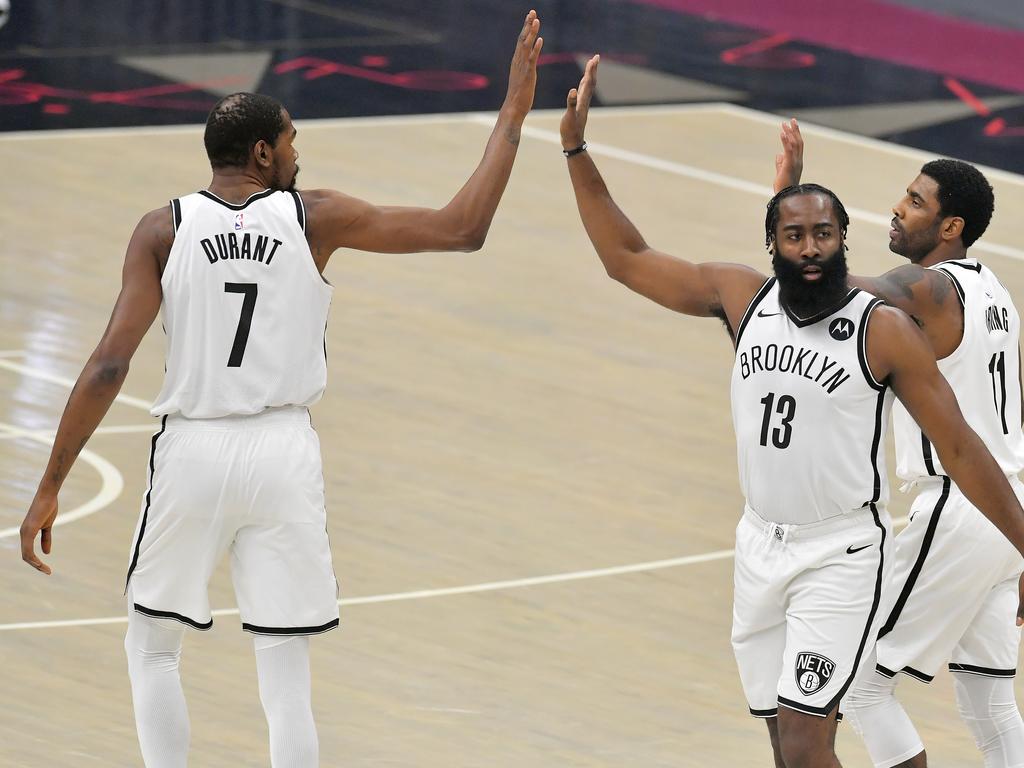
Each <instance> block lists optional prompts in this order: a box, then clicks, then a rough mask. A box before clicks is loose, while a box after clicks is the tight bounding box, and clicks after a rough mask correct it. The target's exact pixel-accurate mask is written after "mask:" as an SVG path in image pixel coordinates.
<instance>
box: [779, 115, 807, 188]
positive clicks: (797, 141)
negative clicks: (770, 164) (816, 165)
mask: <svg viewBox="0 0 1024 768" xmlns="http://www.w3.org/2000/svg"><path fill="white" fill-rule="evenodd" d="M779 139H781V141H782V154H779V155H776V156H775V191H776V192H781V191H782V190H783V189H785V188H786V187H792V186H793V185H795V184H799V183H800V176H801V175H803V172H804V137H803V136H801V135H800V126H799V125H797V122H796V118H795V117H794V118H791V119H790V120H789V121H788V122H785V123H783V124H782V132H781V133H780V134H779Z"/></svg>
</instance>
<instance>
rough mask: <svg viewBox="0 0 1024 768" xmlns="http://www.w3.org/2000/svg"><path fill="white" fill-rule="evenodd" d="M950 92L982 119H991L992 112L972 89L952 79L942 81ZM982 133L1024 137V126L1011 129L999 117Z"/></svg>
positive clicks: (983, 129) (989, 122)
mask: <svg viewBox="0 0 1024 768" xmlns="http://www.w3.org/2000/svg"><path fill="white" fill-rule="evenodd" d="M942 84H943V85H945V86H946V87H947V88H949V90H951V91H952V92H953V93H955V94H956V97H957V98H958V99H960V101H962V102H964V103H965V104H967V105H968V106H969V107H970V108H971V109H973V110H974V111H975V112H977V113H978V114H979V115H981V116H982V117H990V116H991V115H992V110H991V109H989V108H988V105H987V104H985V102H983V101H982V100H981V99H979V98H978V97H977V96H975V95H974V94H973V93H971V91H970V89H969V88H968V87H967V86H966V85H964V84H963V83H961V82H960V81H959V80H955V79H953V78H952V77H947V78H945V79H944V80H943V81H942ZM981 131H982V133H984V134H985V135H986V136H990V137H991V136H1024V126H1014V127H1013V128H1010V127H1008V126H1007V124H1006V121H1005V120H1004V119H1003V118H1001V117H997V118H994V119H993V120H989V121H988V122H987V123H986V124H985V127H984V128H982V129H981Z"/></svg>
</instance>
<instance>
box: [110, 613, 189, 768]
mask: <svg viewBox="0 0 1024 768" xmlns="http://www.w3.org/2000/svg"><path fill="white" fill-rule="evenodd" d="M184 634H185V629H184V627H182V626H181V625H180V624H178V623H177V622H174V621H171V620H168V619H152V618H150V617H149V616H143V615H142V614H141V613H138V612H137V611H129V614H128V634H127V635H125V638H124V650H125V653H126V654H127V655H128V677H129V679H130V680H131V684H132V702H133V703H134V705H135V727H136V729H137V730H138V733H139V746H140V747H141V749H142V760H143V762H144V763H145V764H146V768H185V766H186V764H187V762H188V742H189V722H188V709H187V708H186V706H185V694H184V692H183V691H182V689H181V677H180V676H179V674H178V664H179V662H180V660H181V640H182V637H183V636H184Z"/></svg>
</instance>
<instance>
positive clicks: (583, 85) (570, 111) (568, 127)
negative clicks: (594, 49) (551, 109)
mask: <svg viewBox="0 0 1024 768" xmlns="http://www.w3.org/2000/svg"><path fill="white" fill-rule="evenodd" d="M600 63H601V57H600V56H599V55H596V56H591V57H590V60H589V61H588V62H587V66H586V69H584V70H583V77H582V79H580V84H579V86H577V87H576V88H573V89H571V90H570V91H569V95H568V96H567V97H566V99H565V114H564V115H562V121H561V122H560V123H559V125H558V130H559V133H560V134H561V136H562V148H563V149H576V148H577V147H580V146H582V145H583V134H584V132H585V131H586V128H587V117H588V115H589V114H590V100H591V99H592V98H593V96H594V88H595V87H596V86H597V65H598V64H600Z"/></svg>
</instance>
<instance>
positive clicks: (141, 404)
mask: <svg viewBox="0 0 1024 768" xmlns="http://www.w3.org/2000/svg"><path fill="white" fill-rule="evenodd" d="M0 368H6V369H7V370H9V371H15V372H17V373H21V374H23V375H25V376H31V377H32V378H34V379H42V380H43V381H49V382H52V383H53V384H61V385H63V386H65V387H67V388H68V389H71V388H72V387H74V386H75V380H74V379H69V378H67V377H66V376H58V375H57V374H55V373H49V372H48V371H44V370H41V369H39V368H32V367H30V366H27V365H22V364H21V363H12V362H10V361H9V360H0ZM114 402H116V403H121V404H122V405H130V406H132V407H133V408H141V409H142V410H144V411H149V409H150V408H152V407H153V404H152V403H150V402H147V401H146V400H143V399H141V398H138V397H132V396H131V395H122V394H118V395H117V396H115V397H114Z"/></svg>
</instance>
